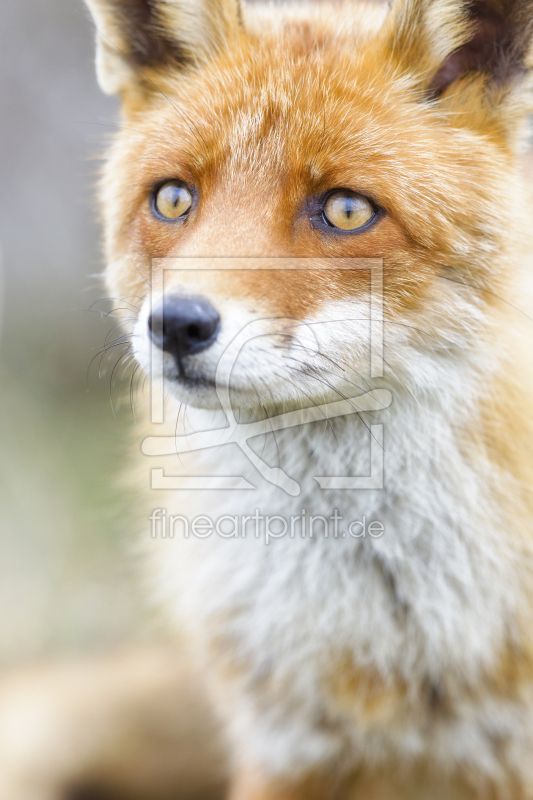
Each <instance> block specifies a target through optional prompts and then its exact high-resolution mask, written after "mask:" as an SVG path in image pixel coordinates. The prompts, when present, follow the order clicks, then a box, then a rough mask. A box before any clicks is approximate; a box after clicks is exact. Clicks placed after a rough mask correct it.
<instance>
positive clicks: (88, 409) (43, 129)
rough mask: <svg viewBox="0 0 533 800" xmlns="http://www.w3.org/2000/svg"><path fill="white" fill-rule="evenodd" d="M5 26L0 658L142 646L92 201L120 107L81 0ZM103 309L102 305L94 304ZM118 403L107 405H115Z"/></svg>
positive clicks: (126, 410)
mask: <svg viewBox="0 0 533 800" xmlns="http://www.w3.org/2000/svg"><path fill="white" fill-rule="evenodd" d="M2 17H3V19H2V26H1V29H0V62H1V63H0V82H1V97H2V114H1V115H0V159H1V176H2V180H1V183H0V192H1V204H0V210H1V219H0V253H1V273H2V292H1V294H2V304H1V306H2V310H1V337H0V609H1V610H2V613H1V614H0V659H1V660H2V662H3V663H4V664H5V663H13V662H14V661H19V660H25V659H28V658H33V657H35V656H40V655H45V654H46V655H47V654H50V653H54V654H63V653H64V652H66V651H69V652H72V651H80V650H81V651H83V650H85V649H92V650H93V649H95V648H99V647H103V646H106V645H108V644H110V643H114V642H118V641H120V640H122V639H124V638H131V636H132V635H134V634H135V635H137V634H138V633H139V631H140V629H141V628H142V623H139V620H142V619H143V618H144V616H145V612H144V611H143V610H142V607H141V602H140V599H139V596H140V592H139V590H138V587H137V584H136V580H135V564H134V560H133V559H132V558H131V557H130V555H129V550H130V540H131V541H133V539H134V533H133V531H132V530H130V526H129V525H128V523H127V515H126V514H125V509H126V508H127V506H128V498H127V497H125V495H124V493H123V492H122V491H120V490H119V475H120V471H121V468H122V465H123V462H124V461H125V454H126V449H127V446H128V441H129V439H130V436H129V429H130V428H131V427H132V426H133V425H134V421H133V419H132V414H131V409H130V407H129V396H128V399H127V402H125V403H123V407H122V409H121V410H119V411H118V412H117V411H116V412H115V414H114V413H113V410H112V408H111V402H110V400H111V399H112V400H113V404H114V405H115V406H116V405H117V401H118V398H119V397H120V395H121V390H122V389H123V388H124V387H125V388H126V394H128V392H127V385H128V377H129V376H128V375H126V376H125V378H124V381H123V382H122V386H121V381H118V382H117V383H116V385H115V388H114V389H113V391H112V393H111V392H110V382H109V375H110V367H112V365H113V364H114V361H115V358H116V357H118V355H120V352H121V348H114V349H113V350H112V351H111V353H113V356H115V358H113V357H111V356H110V357H109V358H108V359H106V360H105V361H104V365H103V366H104V372H105V374H104V376H103V377H102V378H99V377H98V361H99V359H98V358H97V359H96V360H95V362H93V365H92V367H91V369H90V370H89V374H88V368H89V364H90V362H91V359H92V358H93V356H94V355H95V354H96V353H97V352H98V351H99V350H100V349H101V348H102V347H103V344H104V340H105V337H106V335H107V333H108V331H109V330H110V328H111V326H112V325H113V324H114V322H115V320H110V319H106V318H105V317H102V316H101V315H99V314H98V313H94V312H93V311H89V308H90V307H91V305H92V304H93V303H94V301H96V300H98V298H100V297H102V296H104V295H105V292H104V290H103V289H102V288H100V287H99V285H98V284H99V281H98V279H96V278H94V277H91V275H94V273H97V272H100V271H101V269H102V266H103V264H102V260H101V254H100V243H99V238H100V232H99V227H98V224H97V210H96V206H95V203H94V184H95V180H96V175H97V171H98V166H99V161H98V159H97V158H95V157H96V156H98V154H100V153H101V152H102V151H103V149H104V146H105V141H106V137H107V136H108V133H109V132H110V131H112V128H110V127H108V124H109V123H112V122H114V121H115V118H116V113H117V106H116V102H115V100H114V98H107V97H104V96H103V95H101V94H100V92H99V90H98V87H97V85H96V81H95V78H94V68H93V28H92V26H91V23H90V22H89V19H88V14H87V12H86V10H85V8H84V5H83V3H82V2H81V0H46V2H42V0H22V2H4V3H3V5H2ZM94 308H96V309H101V310H103V311H105V310H107V309H108V306H106V304H105V303H97V305H96V306H95V307H94ZM110 394H112V398H110Z"/></svg>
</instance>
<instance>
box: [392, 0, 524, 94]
mask: <svg viewBox="0 0 533 800" xmlns="http://www.w3.org/2000/svg"><path fill="white" fill-rule="evenodd" d="M385 35H386V48H387V51H388V56H389V58H390V59H392V61H393V62H396V64H397V65H398V66H400V67H402V69H403V70H406V71H411V72H413V71H414V72H415V73H416V75H413V77H414V78H415V81H417V82H418V88H419V89H420V90H422V91H424V93H425V95H426V96H429V97H430V98H444V97H445V96H447V95H448V96H451V95H452V94H454V95H456V96H457V95H460V94H461V91H462V89H464V88H465V87H466V86H467V85H470V88H472V84H475V85H476V90H477V94H478V99H480V98H481V95H482V94H483V95H484V98H485V99H484V102H485V104H487V97H488V96H490V97H489V98H488V99H489V102H488V104H487V105H491V104H492V105H494V104H497V103H499V102H501V101H502V100H503V99H504V98H505V97H507V96H509V95H510V94H511V93H513V91H514V90H515V89H516V88H519V89H523V88H524V83H525V82H526V81H527V78H528V77H529V68H530V66H531V49H532V48H531V45H532V39H533V0H398V1H397V2H396V3H395V4H394V5H393V8H392V11H391V13H390V15H389V18H388V20H387V23H386V34H385ZM528 88H529V87H528ZM470 99H471V100H472V99H473V92H472V91H471V92H470Z"/></svg>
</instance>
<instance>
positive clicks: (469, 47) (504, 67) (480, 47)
mask: <svg viewBox="0 0 533 800" xmlns="http://www.w3.org/2000/svg"><path fill="white" fill-rule="evenodd" d="M465 12H466V20H467V22H468V23H469V27H470V30H471V31H472V33H471V36H470V37H469V38H468V39H467V41H466V42H465V43H464V44H462V45H461V46H460V47H458V48H457V49H456V50H455V51H454V52H452V53H451V54H450V55H449V56H448V57H447V58H446V60H445V61H444V63H443V64H442V66H441V67H440V69H439V70H438V72H437V73H436V75H435V76H434V78H433V80H432V82H431V84H430V87H429V89H430V94H431V96H433V97H435V98H438V97H440V96H441V95H443V94H444V92H446V90H447V89H448V87H449V86H451V84H452V83H454V82H455V81H457V80H459V79H461V78H465V77H467V76H468V75H471V74H473V73H478V74H479V73H481V74H483V75H485V76H486V78H487V80H488V81H489V82H490V83H492V84H494V85H499V86H503V85H505V84H508V83H510V82H512V81H513V80H514V79H515V78H517V77H520V75H523V74H524V72H525V71H526V69H527V62H528V55H529V52H530V48H531V39H532V36H533V0H475V1H474V2H469V3H467V4H466V6H465Z"/></svg>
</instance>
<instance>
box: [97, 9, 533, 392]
mask: <svg viewBox="0 0 533 800" xmlns="http://www.w3.org/2000/svg"><path fill="white" fill-rule="evenodd" d="M89 5H90V6H91V7H93V10H94V12H95V19H96V24H97V28H98V30H99V31H100V34H99V40H98V41H99V58H98V64H99V75H100V80H101V83H102V85H103V88H104V89H105V90H106V91H110V92H119V93H120V95H121V97H122V101H123V119H124V123H123V128H122V130H121V131H120V132H119V134H118V136H117V137H116V140H115V142H114V144H113V146H112V148H111V151H110V155H109V159H108V162H107V166H106V168H105V172H104V176H103V183H102V198H103V207H104V214H105V221H106V249H107V258H108V263H109V267H108V284H109V287H110V290H111V293H112V295H113V296H116V297H131V296H134V297H135V298H136V299H135V300H134V301H133V302H134V303H135V305H137V306H138V307H139V308H140V314H139V318H138V321H137V324H136V326H135V331H134V339H133V341H134V351H135V355H136V357H137V359H138V361H139V363H140V364H141V366H142V367H144V369H145V370H146V371H148V372H149V371H150V366H151V352H152V353H153V348H154V346H155V348H156V350H157V351H158V353H159V356H160V358H161V361H162V369H163V374H164V375H165V377H166V379H167V384H166V385H167V388H169V389H170V391H171V392H172V393H173V394H174V395H175V396H176V397H177V398H178V399H180V400H182V401H185V402H187V403H189V404H192V405H199V406H208V407H209V406H212V405H214V404H216V402H217V400H216V393H215V391H214V387H215V383H216V370H217V365H218V364H219V362H220V358H221V356H222V354H223V353H224V352H225V351H226V350H227V348H228V346H229V345H230V343H231V342H232V341H235V337H236V336H237V335H238V334H239V333H240V332H242V331H243V329H245V328H247V327H248V328H249V331H250V336H249V337H248V338H247V339H246V344H245V346H244V347H243V348H242V351H240V352H239V354H238V358H236V360H235V363H234V365H233V370H232V374H231V386H232V389H233V391H234V393H235V396H236V398H237V399H238V402H239V403H240V404H242V405H245V406H246V405H254V404H257V403H258V402H259V398H260V402H261V403H264V404H268V403H269V402H283V403H288V404H289V405H290V404H294V403H296V402H297V401H299V400H301V398H302V393H303V395H304V396H306V397H309V396H311V398H312V399H313V400H316V399H320V400H324V399H331V398H332V397H337V399H338V395H339V392H340V393H341V394H342V393H343V392H344V391H345V390H346V386H349V385H350V384H353V382H354V380H355V377H354V376H358V375H361V374H363V373H367V372H368V362H369V358H370V349H371V338H372V325H371V312H370V304H371V286H370V284H371V281H370V273H371V266H372V263H373V265H374V266H376V264H378V265H380V266H381V268H382V281H383V294H382V296H381V297H380V301H379V302H380V304H381V312H382V317H383V325H384V337H385V342H386V347H387V352H388V364H389V366H390V368H391V369H390V373H391V375H396V376H399V382H400V383H405V382H406V381H407V382H409V380H416V381H418V382H420V381H422V382H424V383H426V384H429V383H430V382H431V381H430V374H431V370H427V368H426V367H427V356H428V354H429V355H430V357H431V358H435V359H437V362H438V363H442V364H446V363H447V362H448V361H449V360H450V358H453V357H454V356H457V355H459V356H460V357H461V358H464V357H466V354H467V353H468V352H469V350H470V349H471V347H472V346H473V345H474V344H475V343H476V342H479V337H480V334H482V335H485V336H487V335H489V334H488V333H487V330H486V329H487V320H489V319H490V315H491V309H490V306H491V301H490V300H491V293H494V292H495V291H499V292H504V291H505V286H506V285H507V284H508V283H509V281H510V270H509V268H508V266H507V262H508V259H509V258H510V257H511V256H512V253H513V252H516V242H517V240H518V239H519V238H520V236H521V234H520V230H521V229H522V228H523V222H522V219H521V215H522V213H523V212H522V205H523V204H522V199H521V197H520V194H519V192H517V190H516V181H514V180H513V174H514V171H515V169H516V167H515V161H516V153H517V148H518V147H519V146H520V142H521V137H523V130H522V129H523V121H524V118H525V115H526V113H527V110H528V106H527V102H525V100H526V98H527V88H528V73H527V70H526V55H527V51H528V44H529V33H528V29H529V27H531V26H530V23H529V22H528V24H527V25H524V24H523V21H524V19H525V16H524V11H525V9H526V6H528V3H526V2H524V1H523V0H522V2H519V1H518V0H517V1H516V2H514V3H512V4H511V6H510V7H509V4H505V8H504V4H503V3H498V2H494V3H476V4H473V5H471V4H463V3H461V2H452V3H450V2H443V1H442V0H410V1H409V2H407V1H404V2H399V3H397V4H396V6H395V7H394V8H393V9H392V10H391V11H390V12H387V9H386V8H385V7H384V6H381V5H377V6H376V5H367V4H361V3H354V4H343V5H329V4H322V5H317V6H316V7H315V8H314V9H311V11H307V13H306V15H305V17H304V16H303V15H302V14H301V13H300V12H299V10H298V8H295V9H293V10H291V9H290V7H289V8H288V9H285V10H284V11H283V12H282V11H281V10H274V9H273V8H270V9H263V8H262V7H250V8H248V9H239V8H238V7H237V6H236V5H235V4H234V3H232V2H223V1H222V0H216V1H215V2H213V3H207V2H205V3H194V4H192V3H189V4H188V3H186V2H183V3H181V2H176V3H152V4H145V3H142V2H140V0H139V2H128V3H121V2H105V3H104V2H99V0H90V2H89ZM141 12H142V13H141ZM510 254H511V256H510ZM156 284H157V286H158V287H159V289H158V290H157V292H156ZM461 284H462V285H463V287H464V286H469V287H474V288H471V290H470V291H468V290H466V291H461V290H460V289H459V288H458V286H459V285H461ZM489 287H490V291H489ZM156 294H157V297H156ZM245 338H246V337H245ZM408 359H410V360H411V364H410V366H409V368H406V360H408ZM417 362H419V363H421V364H422V362H424V364H425V367H424V369H423V370H422V371H420V370H419V371H418V372H417V369H416V364H417ZM437 372H438V370H437ZM435 374H436V373H435Z"/></svg>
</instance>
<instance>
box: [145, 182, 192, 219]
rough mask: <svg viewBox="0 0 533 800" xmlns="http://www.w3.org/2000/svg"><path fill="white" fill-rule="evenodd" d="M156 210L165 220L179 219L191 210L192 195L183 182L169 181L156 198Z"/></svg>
mask: <svg viewBox="0 0 533 800" xmlns="http://www.w3.org/2000/svg"><path fill="white" fill-rule="evenodd" d="M153 202H154V206H155V210H156V211H157V213H158V214H159V216H161V217H164V218H165V219H178V217H182V216H183V215H184V214H186V213H187V211H188V210H189V209H190V207H191V205H192V195H191V193H190V191H189V190H188V189H187V187H186V186H185V184H183V183H182V182H181V181H177V180H174V181H167V182H166V183H164V184H163V185H162V186H160V187H159V189H158V190H157V193H156V195H155V197H154V201H153Z"/></svg>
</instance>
